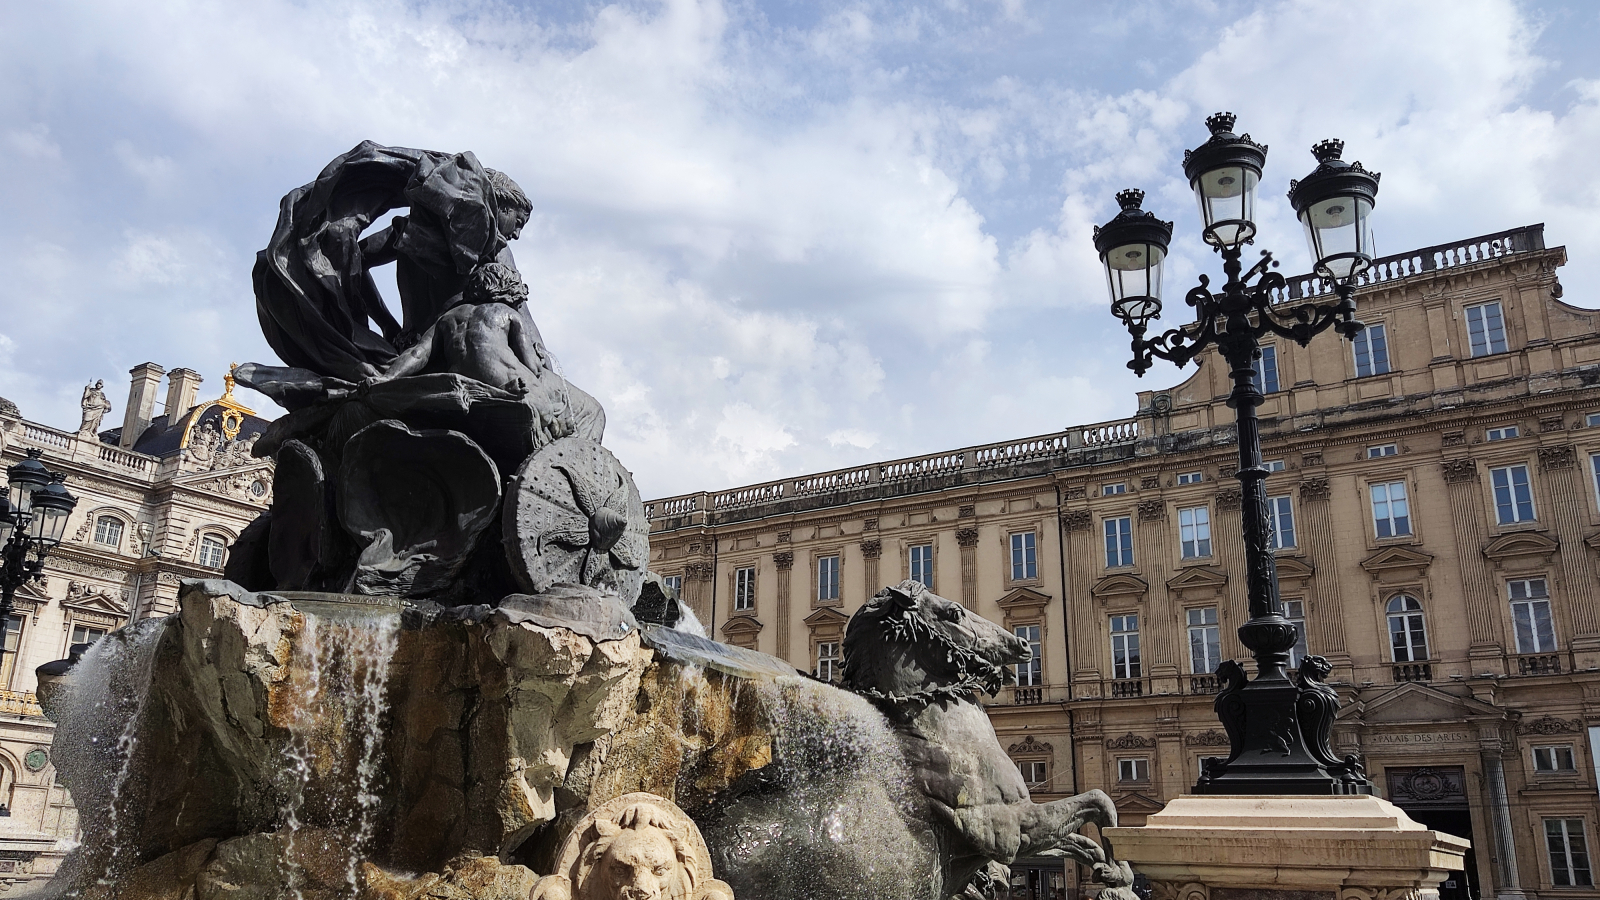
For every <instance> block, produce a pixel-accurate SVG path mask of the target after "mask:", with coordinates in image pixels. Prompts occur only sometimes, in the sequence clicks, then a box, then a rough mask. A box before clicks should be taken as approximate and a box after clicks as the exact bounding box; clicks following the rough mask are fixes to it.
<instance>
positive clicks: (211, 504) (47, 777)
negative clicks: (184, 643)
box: [0, 363, 272, 893]
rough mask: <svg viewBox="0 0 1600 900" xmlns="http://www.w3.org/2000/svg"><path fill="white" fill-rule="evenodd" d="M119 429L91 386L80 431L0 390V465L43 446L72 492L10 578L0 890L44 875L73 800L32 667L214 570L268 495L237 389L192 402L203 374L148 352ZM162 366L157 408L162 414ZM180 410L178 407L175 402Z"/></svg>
mask: <svg viewBox="0 0 1600 900" xmlns="http://www.w3.org/2000/svg"><path fill="white" fill-rule="evenodd" d="M131 375H132V376H133V377H132V387H131V389H130V392H129V394H130V395H129V398H128V403H127V406H126V407H125V409H124V410H123V413H124V415H123V416H122V417H121V419H122V426H121V427H120V428H107V429H101V428H99V427H98V426H100V425H101V424H111V420H107V421H105V422H102V421H101V419H102V417H103V416H105V415H106V414H107V409H106V408H107V407H109V406H111V404H110V403H109V402H108V401H107V400H106V398H104V397H103V395H99V396H95V395H91V393H90V392H89V391H88V390H86V391H85V398H84V408H85V415H84V418H83V420H82V421H81V422H80V423H79V427H78V428H77V429H76V430H64V429H59V428H55V427H51V426H49V425H45V424H42V423H38V422H33V421H29V420H27V419H25V418H23V416H22V413H21V411H20V410H18V408H17V407H16V405H15V404H12V403H10V402H9V401H3V400H0V467H3V466H10V465H14V464H15V463H17V462H18V461H20V460H21V459H23V458H24V457H25V455H26V454H27V452H28V450H30V449H38V450H41V451H43V462H44V463H45V465H46V466H48V467H49V468H50V469H51V470H52V471H57V472H64V473H66V475H67V488H68V489H69V490H70V491H71V492H72V493H73V494H74V495H75V496H77V498H78V505H77V507H76V509H74V510H73V513H72V518H71V519H70V520H69V521H68V524H67V530H66V538H65V539H64V540H63V542H62V543H61V545H60V546H59V547H57V548H56V549H55V550H54V551H53V552H52V553H51V554H50V556H49V558H48V559H47V560H46V562H45V569H44V578H43V579H42V580H41V581H38V582H34V583H31V584H28V585H25V586H23V587H22V588H21V589H19V590H18V592H17V596H16V605H15V610H14V612H13V615H12V616H11V618H10V620H9V621H8V622H7V623H6V628H5V632H4V633H5V648H6V653H5V657H4V661H3V662H0V804H3V805H4V814H0V893H3V892H4V891H6V890H8V889H9V888H10V887H12V886H15V885H16V884H17V883H19V882H28V881H32V880H38V879H45V878H48V877H49V876H50V875H51V874H52V873H53V872H54V871H55V869H56V867H57V866H58V865H59V864H60V862H61V859H62V857H63V855H64V849H65V844H64V842H67V841H71V840H72V839H74V838H75V837H76V835H77V813H76V810H75V809H74V808H73V806H72V799H71V797H70V796H68V794H67V792H66V790H65V789H64V788H62V787H61V786H60V785H59V784H57V783H56V781H55V769H54V767H53V766H52V765H51V764H50V742H51V739H52V737H53V735H54V731H55V726H54V725H53V723H51V722H50V721H49V720H48V719H46V718H45V717H44V716H43V715H42V714H41V712H40V710H39V707H38V704H37V702H36V701H35V699H34V695H33V690H34V687H35V684H36V681H35V677H34V669H35V668H37V667H38V666H40V665H42V664H44V663H46V662H49V661H51V660H55V659H61V658H63V657H65V656H67V654H68V649H69V647H70V646H71V645H72V644H74V643H84V642H92V641H93V640H95V639H96V638H98V637H99V636H101V635H104V634H106V633H107V632H109V631H111V630H114V629H116V628H118V627H121V626H122V625H125V624H127V623H128V622H130V621H132V620H134V619H142V618H146V617H149V616H156V615H164V614H166V613H168V612H170V611H172V610H173V609H174V608H175V606H176V603H177V596H178V582H179V581H180V579H183V578H217V577H221V574H222V571H221V570H222V566H223V564H224V563H225V561H226V558H227V548H228V546H229V544H230V543H231V542H232V541H233V539H234V538H235V537H237V536H238V534H239V531H240V529H242V528H243V527H244V526H245V525H246V524H248V523H249V522H250V521H251V520H252V519H254V518H255V517H256V516H257V515H259V514H260V513H261V512H262V511H263V510H264V509H265V508H266V507H267V505H268V503H269V501H270V500H271V496H272V464H271V462H270V461H264V460H257V459H252V458H251V457H250V447H251V445H252V444H253V443H254V440H255V436H256V435H258V434H259V433H260V432H261V430H262V428H264V427H265V426H266V424H267V423H266V421H265V420H263V419H261V418H259V417H257V416H256V415H255V414H254V413H252V412H251V410H250V409H249V408H248V407H246V406H245V405H243V404H242V403H240V402H239V401H238V400H237V399H236V398H234V396H233V392H232V379H231V378H224V379H223V380H224V382H225V389H224V390H223V391H222V392H219V393H218V394H217V395H216V399H213V400H210V401H205V402H196V401H197V399H198V397H199V396H200V393H199V391H200V388H201V384H202V381H201V376H200V374H199V373H197V372H194V371H193V370H190V369H181V368H180V369H173V370H172V371H171V372H166V371H164V370H163V369H162V367H160V366H157V365H155V364H153V363H145V364H143V365H140V366H138V367H136V368H134V369H133V370H132V372H131ZM163 376H166V381H167V391H166V397H165V403H164V409H163V410H162V411H161V412H160V414H159V415H158V414H157V406H158V401H159V400H160V399H161V398H160V397H158V393H159V389H160V387H161V383H162V378H163ZM173 412H175V414H173Z"/></svg>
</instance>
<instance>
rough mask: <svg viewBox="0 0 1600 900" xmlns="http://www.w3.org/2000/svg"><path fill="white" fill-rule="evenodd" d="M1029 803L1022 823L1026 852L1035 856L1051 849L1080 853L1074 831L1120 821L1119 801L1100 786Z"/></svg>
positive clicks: (1023, 849) (1113, 824)
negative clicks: (1045, 801)
mask: <svg viewBox="0 0 1600 900" xmlns="http://www.w3.org/2000/svg"><path fill="white" fill-rule="evenodd" d="M1027 806H1028V808H1027V809H1026V811H1025V812H1024V814H1023V815H1022V817H1021V821H1020V823H1019V824H1020V825H1021V829H1022V848H1021V850H1020V853H1021V855H1023V856H1035V855H1037V854H1039V853H1041V852H1043V851H1047V850H1057V851H1064V852H1066V853H1068V854H1069V855H1073V856H1077V853H1076V852H1075V851H1076V850H1077V849H1078V847H1079V846H1081V844H1080V843H1079V842H1075V841H1073V840H1071V838H1070V837H1069V836H1070V835H1072V834H1075V833H1077V831H1078V829H1080V828H1082V827H1083V826H1085V825H1087V824H1089V823H1091V822H1092V823H1094V824H1095V825H1098V826H1100V827H1101V828H1114V827H1116V824H1117V807H1116V805H1115V804H1113V803H1112V802H1111V798H1110V797H1109V796H1107V795H1106V792H1105V791H1102V790H1100V789H1098V788H1096V789H1095V790H1092V791H1088V792H1086V793H1082V794H1079V795H1077V796H1075V797H1068V798H1066V799H1065V800H1052V801H1051V802H1049V803H1030V804H1028V805H1027Z"/></svg>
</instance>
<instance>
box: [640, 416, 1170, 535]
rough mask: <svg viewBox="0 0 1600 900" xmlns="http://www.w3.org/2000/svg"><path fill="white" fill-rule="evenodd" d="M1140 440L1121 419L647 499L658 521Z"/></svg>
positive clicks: (1133, 422)
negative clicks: (906, 456) (714, 489)
mask: <svg viewBox="0 0 1600 900" xmlns="http://www.w3.org/2000/svg"><path fill="white" fill-rule="evenodd" d="M1138 440H1139V422H1138V420H1137V419H1118V420H1117V421H1114V422H1100V423H1096V424H1094V425H1083V426H1079V427H1077V428H1069V429H1067V430H1066V431H1059V432H1056V433H1054V434H1046V435H1040V436H1038V437H1030V438H1023V439H1021V440H1016V441H1005V442H1001V443H995V444H982V445H979V446H976V447H964V448H962V449H960V450H949V451H945V452H943V453H930V454H927V455H926V456H914V457H909V458H907V459H896V460H890V461H889V462H882V463H874V464H872V465H867V466H854V467H852V468H848V469H836V470H834V471H832V472H820V473H818V474H815V475H803V476H801V477H799V478H785V479H780V480H777V481H768V482H763V483H761V484H752V485H746V486H744V487H737V488H732V489H730V490H726V491H718V492H715V493H705V492H701V493H694V494H680V495H678V496H675V497H664V498H662V499H659V500H652V501H650V502H648V503H646V504H645V512H646V514H647V515H648V516H649V518H650V519H651V520H652V521H655V520H658V519H671V518H677V517H681V516H686V515H690V514H692V513H696V512H702V511H709V512H713V513H724V512H730V511H733V510H740V509H748V508H750V507H755V506H761V505H763V504H767V503H774V502H777V501H781V500H791V499H796V498H801V497H815V496H823V495H828V494H836V493H840V492H843V491H853V490H862V489H867V488H871V487H873V486H875V485H895V484H906V483H915V482H917V481H919V480H922V479H927V478H937V477H941V476H948V475H957V474H962V473H968V472H983V471H986V470H997V469H1007V468H1009V467H1011V466H1016V465H1020V464H1022V463H1027V462H1032V461H1034V460H1040V459H1051V458H1055V457H1065V456H1066V455H1067V454H1068V453H1070V452H1071V451H1073V450H1081V449H1095V450H1100V449H1103V448H1107V447H1115V446H1127V445H1130V444H1133V443H1134V442H1136V441H1138Z"/></svg>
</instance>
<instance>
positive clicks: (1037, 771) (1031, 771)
mask: <svg viewBox="0 0 1600 900" xmlns="http://www.w3.org/2000/svg"><path fill="white" fill-rule="evenodd" d="M1017 771H1018V772H1021V773H1022V780H1023V781H1025V782H1027V784H1028V787H1030V788H1035V787H1039V786H1040V785H1042V784H1044V783H1045V781H1047V780H1048V779H1049V775H1048V773H1049V771H1050V766H1049V764H1048V763H1046V762H1045V761H1044V760H1042V759H1024V760H1018V761H1017Z"/></svg>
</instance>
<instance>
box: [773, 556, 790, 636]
mask: <svg viewBox="0 0 1600 900" xmlns="http://www.w3.org/2000/svg"><path fill="white" fill-rule="evenodd" d="M772 564H773V566H774V567H776V568H777V570H778V601H777V610H776V613H775V614H776V615H777V617H778V630H777V634H776V635H775V637H776V638H777V641H778V653H777V656H778V657H779V658H780V659H793V658H794V657H793V656H791V655H790V651H791V650H793V648H792V647H790V646H789V582H790V581H791V580H792V579H791V575H792V570H793V569H794V553H793V552H791V551H789V550H784V551H782V552H779V553H774V554H772Z"/></svg>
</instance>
